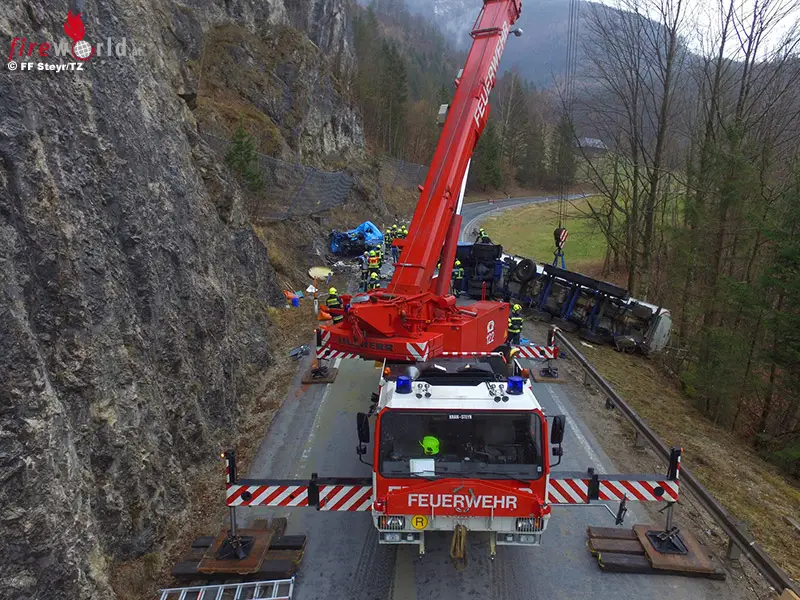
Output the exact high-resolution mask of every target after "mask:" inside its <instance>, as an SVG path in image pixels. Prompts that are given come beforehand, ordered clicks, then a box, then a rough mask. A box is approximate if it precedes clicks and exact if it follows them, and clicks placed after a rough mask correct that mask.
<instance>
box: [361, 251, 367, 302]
mask: <svg viewBox="0 0 800 600" xmlns="http://www.w3.org/2000/svg"><path fill="white" fill-rule="evenodd" d="M359 260H360V262H361V265H360V266H361V286H360V288H359V291H362V292H366V291H367V281H368V279H369V252H367V251H366V250H365V251H364V254H362V255H361V256H360V257H359Z"/></svg>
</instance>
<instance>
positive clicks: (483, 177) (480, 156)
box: [475, 119, 503, 190]
mask: <svg viewBox="0 0 800 600" xmlns="http://www.w3.org/2000/svg"><path fill="white" fill-rule="evenodd" d="M501 158H502V148H501V146H500V137H499V135H498V133H497V126H496V125H495V124H494V121H493V120H491V119H490V120H489V122H488V123H487V124H486V128H485V129H484V130H483V135H482V136H481V139H480V140H479V141H478V146H477V147H476V148H475V181H476V183H477V184H478V185H479V186H480V187H481V188H482V189H483V190H486V189H487V188H489V187H492V188H495V189H497V188H499V187H501V186H502V185H503V171H502V168H501V165H500V161H501Z"/></svg>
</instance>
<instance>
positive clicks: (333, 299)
mask: <svg viewBox="0 0 800 600" xmlns="http://www.w3.org/2000/svg"><path fill="white" fill-rule="evenodd" d="M325 306H327V307H328V308H343V306H342V301H341V300H340V299H339V296H328V297H327V298H326V299H325ZM331 317H332V318H333V322H334V323H341V322H342V321H344V315H331Z"/></svg>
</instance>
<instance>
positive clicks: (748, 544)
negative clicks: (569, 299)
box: [555, 330, 800, 594]
mask: <svg viewBox="0 0 800 600" xmlns="http://www.w3.org/2000/svg"><path fill="white" fill-rule="evenodd" d="M555 339H556V341H557V344H556V345H557V346H558V347H559V348H563V349H565V350H567V352H568V353H569V358H573V359H574V360H575V361H576V362H577V363H578V364H579V365H580V366H581V368H583V370H584V372H585V373H586V375H587V376H588V377H589V378H591V379H592V380H593V381H594V383H595V384H596V385H597V386H598V387H599V388H600V390H601V391H602V393H603V394H605V396H606V398H607V399H608V400H610V401H611V402H612V403H613V404H614V406H616V407H617V408H619V409H620V411H621V412H622V414H624V415H625V416H626V417H627V419H628V420H629V421H630V423H631V424H632V425H633V427H634V428H635V429H636V432H637V434H639V435H641V436H642V437H643V438H644V439H645V440H647V441H648V442H649V443H650V445H651V446H652V448H653V449H654V450H655V451H656V453H657V454H658V455H659V456H660V457H661V458H663V459H664V460H665V461H668V460H669V456H670V449H669V447H668V446H667V445H666V444H665V443H664V442H663V441H662V440H661V438H659V437H658V435H657V434H656V432H655V431H653V430H652V429H650V427H649V426H648V425H647V423H645V421H644V420H643V419H642V418H641V417H640V416H639V415H638V414H636V411H635V410H633V409H632V408H631V407H630V406H629V405H628V403H627V402H625V400H623V399H622V398H621V397H620V395H619V394H617V392H616V391H615V390H614V388H612V387H611V384H610V383H608V382H607V381H606V380H605V379H603V376H602V375H600V373H598V372H597V371H596V370H595V368H594V367H593V366H592V365H591V364H589V361H588V360H586V357H585V356H583V355H582V354H581V353H580V352H578V349H577V348H576V347H575V346H574V345H573V344H572V343H571V342H570V341H569V340H568V339H567V338H566V337H565V336H564V334H563V333H562V332H561V331H559V330H556V332H555ZM681 488H682V489H688V490H689V491H690V492H691V493H692V494H693V495H694V496H695V498H697V500H698V502H699V503H700V505H701V506H702V507H703V508H704V509H705V510H706V511H707V512H708V513H709V514H710V515H711V516H712V517H713V518H714V520H715V521H716V522H717V524H718V525H719V526H720V527H721V528H722V530H723V531H724V532H725V534H726V535H727V536H728V537H729V538H730V540H731V543H732V544H734V545H735V546H736V547H738V548H739V550H741V552H742V553H744V554H745V556H747V558H748V559H749V560H750V562H751V563H753V566H754V567H755V568H756V569H758V571H759V572H760V573H761V574H762V575H763V576H764V578H765V579H766V580H767V583H769V584H770V585H771V586H772V587H774V588H775V589H776V590H778V592H779V593H780V592H782V591H784V590H787V589H789V590H792V591H793V592H794V593H795V594H800V588H798V586H797V585H796V584H795V583H794V582H793V581H792V579H791V578H790V577H789V575H788V573H786V571H784V570H783V569H781V568H780V567H779V566H778V565H777V564H776V563H775V561H773V560H772V559H771V558H770V557H769V555H768V554H767V553H766V552H765V551H764V549H763V548H762V547H761V546H759V545H758V544H757V543H756V541H755V540H754V539H753V537H752V536H751V535H750V534H749V533H747V532H746V531H744V530H743V529H742V527H741V526H740V525H739V523H738V521H737V520H736V519H735V518H734V517H733V515H731V514H730V513H729V512H728V511H727V510H726V509H725V507H724V506H722V505H721V504H720V503H719V502H718V501H717V499H716V498H714V496H713V495H712V494H711V492H709V491H708V490H707V489H706V488H705V486H704V485H703V484H702V483H700V481H698V479H697V478H696V477H695V476H694V475H693V474H692V472H691V471H690V470H689V469H687V468H686V467H685V466H684V465H681Z"/></svg>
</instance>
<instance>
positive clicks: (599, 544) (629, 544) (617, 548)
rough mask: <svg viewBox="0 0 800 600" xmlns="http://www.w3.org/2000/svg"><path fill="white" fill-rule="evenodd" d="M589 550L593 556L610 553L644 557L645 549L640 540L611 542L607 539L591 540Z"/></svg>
mask: <svg viewBox="0 0 800 600" xmlns="http://www.w3.org/2000/svg"><path fill="white" fill-rule="evenodd" d="M588 544H589V550H591V552H592V554H595V555H596V554H599V553H606V552H610V553H612V554H635V555H640V556H644V548H642V544H641V543H639V540H609V539H606V538H589V542H588Z"/></svg>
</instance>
